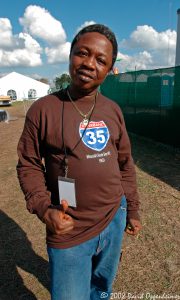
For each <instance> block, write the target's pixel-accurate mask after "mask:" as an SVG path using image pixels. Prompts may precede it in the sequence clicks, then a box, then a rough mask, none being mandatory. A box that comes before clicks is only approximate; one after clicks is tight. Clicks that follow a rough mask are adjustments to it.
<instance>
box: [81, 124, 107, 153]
mask: <svg viewBox="0 0 180 300" xmlns="http://www.w3.org/2000/svg"><path fill="white" fill-rule="evenodd" d="M84 130H85V132H84ZM83 132H84V133H83ZM79 135H80V137H81V138H82V141H83V143H84V145H85V146H86V147H88V148H90V149H92V150H95V151H101V150H103V149H104V148H105V147H106V145H107V142H108V140H109V130H108V127H107V126H106V124H105V123H104V121H98V122H93V121H91V122H89V124H88V127H87V128H86V126H85V125H84V124H83V123H80V125H79Z"/></svg>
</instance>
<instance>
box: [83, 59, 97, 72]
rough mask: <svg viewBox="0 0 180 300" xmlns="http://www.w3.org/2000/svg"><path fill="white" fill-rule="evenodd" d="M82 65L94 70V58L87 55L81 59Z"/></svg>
mask: <svg viewBox="0 0 180 300" xmlns="http://www.w3.org/2000/svg"><path fill="white" fill-rule="evenodd" d="M83 65H84V66H86V67H87V68H89V69H93V70H94V68H95V58H94V57H93V56H87V57H86V58H85V59H84V61H83Z"/></svg>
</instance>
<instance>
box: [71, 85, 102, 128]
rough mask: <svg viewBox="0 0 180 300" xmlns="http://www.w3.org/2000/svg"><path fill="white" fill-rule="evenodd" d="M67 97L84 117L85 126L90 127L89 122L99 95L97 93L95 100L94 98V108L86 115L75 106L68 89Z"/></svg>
mask: <svg viewBox="0 0 180 300" xmlns="http://www.w3.org/2000/svg"><path fill="white" fill-rule="evenodd" d="M67 95H68V97H69V100H70V101H71V103H72V104H73V106H74V108H75V109H76V110H77V112H78V113H79V114H80V115H81V117H83V121H82V123H83V125H84V126H87V125H88V122H89V116H90V115H91V113H92V111H93V109H94V107H95V104H96V98H97V95H98V92H97V93H96V95H95V98H94V103H93V106H92V107H91V109H90V110H89V111H88V112H87V113H86V114H84V113H83V112H82V111H81V110H80V109H79V108H78V107H77V105H76V104H75V102H74V101H73V100H72V98H71V96H70V93H69V91H68V89H67Z"/></svg>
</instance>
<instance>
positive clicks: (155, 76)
mask: <svg viewBox="0 0 180 300" xmlns="http://www.w3.org/2000/svg"><path fill="white" fill-rule="evenodd" d="M101 93H102V94H104V95H105V96H107V97H109V98H110V99H112V100H114V101H115V102H117V103H118V104H119V105H120V107H121V108H122V111H123V114H124V117H125V120H126V126H127V129H128V130H129V131H131V132H134V133H137V134H139V135H143V136H146V137H150V138H153V139H155V140H157V141H160V142H162V143H165V144H170V145H173V146H174V147H178V148H179V147H180V67H174V68H166V69H156V70H145V71H134V72H127V73H121V74H118V75H109V76H107V78H106V80H105V81H104V83H103V84H102V85H101Z"/></svg>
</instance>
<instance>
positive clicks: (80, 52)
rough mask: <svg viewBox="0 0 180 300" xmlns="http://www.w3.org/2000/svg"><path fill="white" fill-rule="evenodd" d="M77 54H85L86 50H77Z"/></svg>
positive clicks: (86, 53)
mask: <svg viewBox="0 0 180 300" xmlns="http://www.w3.org/2000/svg"><path fill="white" fill-rule="evenodd" d="M76 54H77V55H78V56H81V57H83V56H87V55H88V52H87V51H86V50H78V51H77V53H76Z"/></svg>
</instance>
